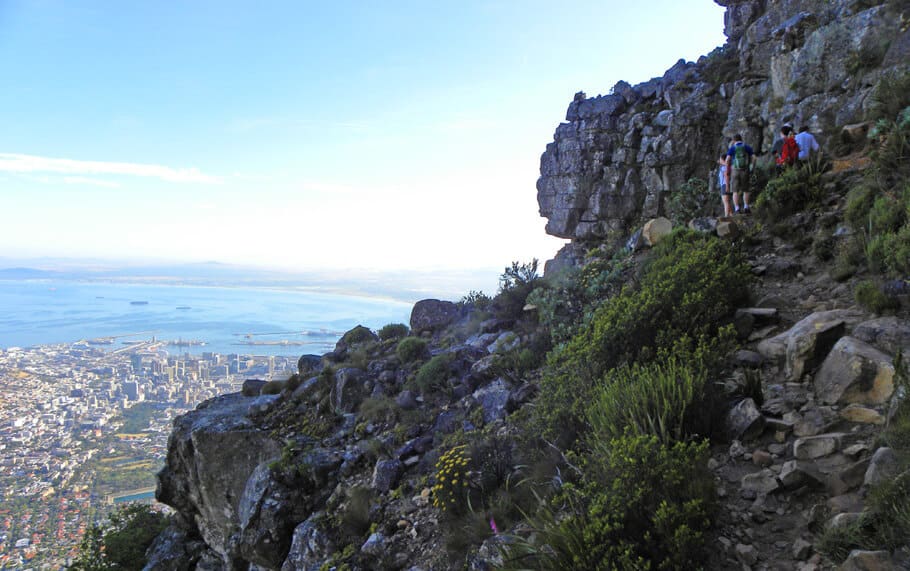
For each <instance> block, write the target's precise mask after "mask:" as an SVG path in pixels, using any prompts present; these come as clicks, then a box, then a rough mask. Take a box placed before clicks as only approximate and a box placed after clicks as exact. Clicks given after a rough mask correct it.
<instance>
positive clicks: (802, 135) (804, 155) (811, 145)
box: [796, 126, 821, 162]
mask: <svg viewBox="0 0 910 571" xmlns="http://www.w3.org/2000/svg"><path fill="white" fill-rule="evenodd" d="M796 144H797V145H799V160H800V162H802V161H807V160H809V157H811V156H812V154H813V153H817V152H818V151H819V149H821V147H819V146H818V141H816V140H815V137H814V136H812V133H810V132H809V127H806V126H803V127H800V129H799V134H797V135H796Z"/></svg>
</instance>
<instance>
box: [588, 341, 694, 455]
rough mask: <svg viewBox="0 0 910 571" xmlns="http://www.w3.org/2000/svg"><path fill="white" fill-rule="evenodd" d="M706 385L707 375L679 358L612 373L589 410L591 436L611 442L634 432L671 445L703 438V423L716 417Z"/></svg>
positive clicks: (617, 369)
mask: <svg viewBox="0 0 910 571" xmlns="http://www.w3.org/2000/svg"><path fill="white" fill-rule="evenodd" d="M706 385H707V371H705V370H704V369H703V368H701V367H700V366H697V365H693V364H690V363H686V362H683V361H680V360H679V359H677V358H675V357H670V358H669V359H667V360H666V361H661V362H656V363H648V364H646V365H638V364H634V365H631V366H623V367H618V368H616V369H613V370H612V371H610V372H609V373H608V374H607V376H606V380H605V382H604V384H603V385H602V386H601V387H600V388H598V389H597V390H596V391H594V396H593V400H592V402H591V404H590V406H589V407H588V410H587V419H588V424H589V425H590V427H591V435H590V436H591V438H593V439H597V440H612V439H615V438H619V437H621V436H622V435H623V433H624V432H625V431H626V430H630V431H631V434H632V435H634V436H647V435H655V436H657V437H658V438H659V439H660V441H661V442H664V443H670V442H671V441H673V440H682V439H684V438H685V437H687V436H689V435H693V434H698V433H700V434H702V435H705V433H706V430H705V427H704V424H705V421H706V420H707V419H708V418H710V417H711V416H712V415H711V414H710V411H709V409H710V407H709V406H708V396H707V390H706V389H707V386H706ZM700 425H702V426H700Z"/></svg>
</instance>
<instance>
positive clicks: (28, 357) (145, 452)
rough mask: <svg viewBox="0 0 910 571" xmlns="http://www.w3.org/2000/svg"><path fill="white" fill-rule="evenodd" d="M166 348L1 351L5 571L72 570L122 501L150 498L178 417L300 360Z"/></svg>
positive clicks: (85, 345)
mask: <svg viewBox="0 0 910 571" xmlns="http://www.w3.org/2000/svg"><path fill="white" fill-rule="evenodd" d="M164 346H165V345H164V344H163V343H160V342H157V341H155V340H154V339H152V340H151V341H142V342H137V343H132V344H129V345H127V346H125V347H121V348H118V349H112V348H110V347H109V348H104V349H103V348H100V347H98V346H96V345H93V344H92V343H90V342H86V341H81V342H78V343H73V344H65V345H45V346H39V347H30V348H17V347H10V348H8V349H0V569H61V568H65V567H66V566H67V565H68V564H69V563H70V562H71V561H72V558H73V557H74V556H75V555H76V554H77V552H78V549H79V544H80V542H81V539H82V535H83V534H84V533H85V530H86V529H87V527H88V526H90V525H91V524H92V523H94V522H96V521H99V520H103V519H104V516H105V515H106V514H107V513H108V512H109V511H110V510H111V509H113V506H114V505H116V504H117V503H120V502H122V501H129V500H140V499H145V500H146V501H149V500H148V498H150V497H151V496H152V495H153V494H152V492H153V489H154V485H155V479H154V474H155V472H157V470H159V469H160V468H161V466H162V465H163V461H164V457H165V454H166V452H167V437H168V434H169V433H170V429H171V422H172V420H173V418H174V417H175V416H177V415H178V414H180V413H182V412H185V411H186V410H188V409H192V408H194V407H195V406H196V405H197V404H199V403H201V402H202V401H204V400H206V399H209V398H211V397H214V396H217V395H220V394H224V393H229V392H235V391H239V390H240V387H241V385H242V384H243V381H244V379H248V378H262V379H270V378H276V379H280V378H287V376H289V375H290V374H291V373H292V372H294V371H296V359H295V358H292V357H276V356H266V357H260V356H248V355H236V354H229V355H222V354H218V353H211V352H209V353H202V354H201V355H198V356H197V355H190V354H188V353H187V354H184V355H182V356H176V357H175V356H169V355H168V353H167V351H165V350H164V349H163V347H164ZM161 509H163V506H161Z"/></svg>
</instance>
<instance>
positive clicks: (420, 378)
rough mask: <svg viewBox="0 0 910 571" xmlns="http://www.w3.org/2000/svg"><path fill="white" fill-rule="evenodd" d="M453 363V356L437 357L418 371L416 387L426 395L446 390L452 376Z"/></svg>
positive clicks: (415, 378)
mask: <svg viewBox="0 0 910 571" xmlns="http://www.w3.org/2000/svg"><path fill="white" fill-rule="evenodd" d="M451 363H452V356H451V355H449V354H443V355H436V356H435V357H433V358H432V359H430V360H429V361H427V362H426V363H424V364H423V365H421V367H420V369H418V370H417V376H416V377H414V386H416V387H417V388H418V389H419V390H420V392H421V393H424V394H426V393H432V392H436V391H438V390H440V389H442V388H444V387H445V386H446V382H447V381H448V380H449V376H450V375H451V371H450V370H449V365H450V364H451Z"/></svg>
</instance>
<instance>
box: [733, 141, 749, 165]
mask: <svg viewBox="0 0 910 571" xmlns="http://www.w3.org/2000/svg"><path fill="white" fill-rule="evenodd" d="M733 168H735V169H736V170H742V169H747V168H749V155H748V154H747V153H746V145H745V144H744V143H737V144H735V145H733Z"/></svg>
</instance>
